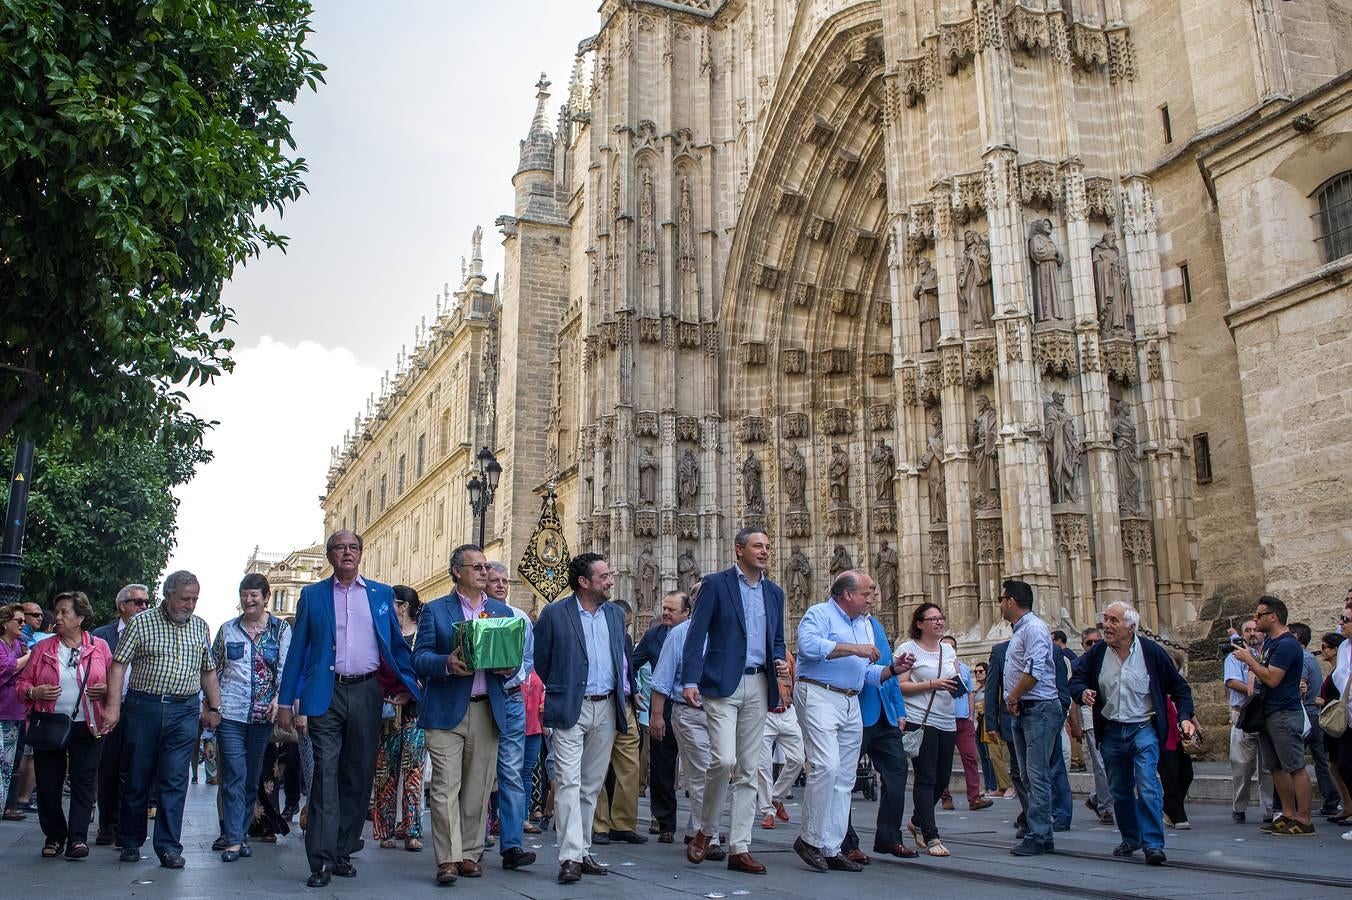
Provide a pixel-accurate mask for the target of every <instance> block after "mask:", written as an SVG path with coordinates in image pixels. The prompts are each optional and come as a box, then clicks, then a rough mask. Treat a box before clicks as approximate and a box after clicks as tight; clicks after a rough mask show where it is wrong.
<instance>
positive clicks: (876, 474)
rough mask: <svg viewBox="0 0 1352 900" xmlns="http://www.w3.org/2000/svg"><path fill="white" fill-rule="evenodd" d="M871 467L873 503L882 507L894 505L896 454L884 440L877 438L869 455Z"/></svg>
mask: <svg viewBox="0 0 1352 900" xmlns="http://www.w3.org/2000/svg"><path fill="white" fill-rule="evenodd" d="M868 459H869V462H870V463H871V464H872V466H873V502H874V503H877V504H879V505H882V506H892V505H894V504H895V503H896V487H897V486H896V477H897V454H896V452H895V451H894V450H893V449H892V447H891V445H890V444H888V443H887V441H886V440H885V439H884V438H878V442H877V443H876V444H874V445H873V451H872V452H871V453H869V457H868Z"/></svg>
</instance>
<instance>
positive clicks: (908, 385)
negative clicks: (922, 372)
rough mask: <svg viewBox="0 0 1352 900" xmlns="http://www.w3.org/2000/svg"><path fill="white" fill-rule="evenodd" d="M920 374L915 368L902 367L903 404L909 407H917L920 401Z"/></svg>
mask: <svg viewBox="0 0 1352 900" xmlns="http://www.w3.org/2000/svg"><path fill="white" fill-rule="evenodd" d="M918 380H919V373H918V372H917V370H916V367H915V366H902V368H901V402H903V403H905V404H906V405H907V406H915V405H916V403H917V402H918V401H919V400H920V390H919V388H918V386H917V381H918Z"/></svg>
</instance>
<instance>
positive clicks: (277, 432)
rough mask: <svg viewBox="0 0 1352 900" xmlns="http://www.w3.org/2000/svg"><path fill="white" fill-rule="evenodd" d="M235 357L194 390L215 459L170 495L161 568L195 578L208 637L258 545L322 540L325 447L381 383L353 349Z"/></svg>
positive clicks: (284, 348)
mask: <svg viewBox="0 0 1352 900" xmlns="http://www.w3.org/2000/svg"><path fill="white" fill-rule="evenodd" d="M234 356H235V363H236V364H235V371H234V373H233V374H231V375H227V376H225V377H223V378H221V379H220V380H218V381H217V382H216V383H215V384H213V385H210V386H209V387H206V388H199V389H197V390H195V391H193V392H192V402H191V409H192V411H193V412H194V413H196V414H197V415H199V416H201V417H202V418H204V419H208V420H216V421H218V422H219V423H220V424H218V425H217V426H216V427H215V428H214V429H212V430H211V431H210V432H209V433H208V436H207V441H206V444H207V447H208V448H210V449H211V450H212V451H214V452H215V454H216V456H215V459H214V460H213V461H212V462H211V463H209V464H208V465H206V466H203V467H202V468H200V469H199V470H198V473H197V477H196V478H194V479H193V480H192V481H191V482H190V483H188V484H187V485H185V486H184V487H182V488H180V489H179V490H178V491H177V492H176V494H177V496H178V498H179V500H180V501H181V504H180V506H179V511H178V526H179V530H178V546H177V547H176V548H175V550H174V553H173V555H172V557H171V558H170V560H169V568H168V570H167V571H173V570H175V569H188V570H190V571H192V572H194V573H195V574H196V575H197V577H198V580H199V581H200V582H201V585H202V595H201V599H200V600H199V602H198V607H197V612H198V614H199V615H201V616H202V617H203V618H205V619H206V620H207V622H209V623H210V624H211V626H212V629H213V631H214V630H215V628H216V627H217V626H218V625H220V623H222V622H224V621H225V620H226V619H228V618H229V617H230V616H231V615H232V614H233V613H234V612H235V610H236V605H237V603H238V591H237V589H238V586H239V579H240V578H241V577H242V576H243V574H244V565H245V563H246V562H247V561H248V558H249V554H250V553H251V552H252V551H253V548H254V546H255V545H258V546H259V547H261V548H262V549H263V550H264V551H273V552H286V551H289V550H292V549H295V548H297V547H303V546H306V545H308V544H310V543H313V542H315V541H318V540H321V539H322V537H323V536H322V535H321V533H320V532H321V531H322V530H323V527H324V520H323V513H322V511H321V509H320V506H319V496H320V495H321V494H322V493H323V492H324V479H325V474H326V473H327V471H328V465H329V448H330V447H331V446H332V445H334V444H337V443H338V442H339V441H340V440H341V438H342V431H343V428H344V427H347V423H351V421H352V418H353V416H354V415H355V414H356V413H357V412H358V410H360V409H361V408H363V407H364V406H365V403H366V395H367V394H368V393H369V392H371V391H373V390H375V389H376V388H377V387H378V386H379V382H380V372H379V371H377V370H376V369H374V368H370V367H365V366H362V365H361V364H359V363H358V362H357V359H356V357H355V356H354V355H353V353H352V352H351V351H350V350H347V349H345V348H329V347H323V346H321V345H319V344H317V343H314V342H312V341H303V342H301V343H299V344H297V345H294V346H293V345H289V344H285V343H283V342H281V341H277V340H274V339H272V338H270V337H264V338H262V339H261V340H260V341H259V342H258V344H257V345H255V346H253V347H249V348H247V349H244V350H237V351H236V352H235V354H234Z"/></svg>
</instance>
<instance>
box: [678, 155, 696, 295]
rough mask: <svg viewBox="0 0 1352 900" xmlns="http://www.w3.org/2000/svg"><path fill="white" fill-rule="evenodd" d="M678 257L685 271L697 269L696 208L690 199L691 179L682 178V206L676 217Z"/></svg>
mask: <svg viewBox="0 0 1352 900" xmlns="http://www.w3.org/2000/svg"><path fill="white" fill-rule="evenodd" d="M676 259H677V262H678V263H679V264H680V267H681V269H682V270H683V271H687V272H692V271H694V269H695V210H694V204H693V203H691V200H690V179H689V178H686V177H683V178H681V206H680V209H679V211H678V212H677V217H676Z"/></svg>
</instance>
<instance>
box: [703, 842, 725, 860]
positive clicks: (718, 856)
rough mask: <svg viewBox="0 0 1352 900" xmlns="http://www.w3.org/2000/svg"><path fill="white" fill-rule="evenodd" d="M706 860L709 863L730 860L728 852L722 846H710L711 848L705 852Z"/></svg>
mask: <svg viewBox="0 0 1352 900" xmlns="http://www.w3.org/2000/svg"><path fill="white" fill-rule="evenodd" d="M704 858H705V859H707V860H709V862H722V861H723V860H725V859H727V858H728V851H727V850H725V849H724V848H723V845H722V844H710V845H709V848H708V849H707V850H705V851H704Z"/></svg>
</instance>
